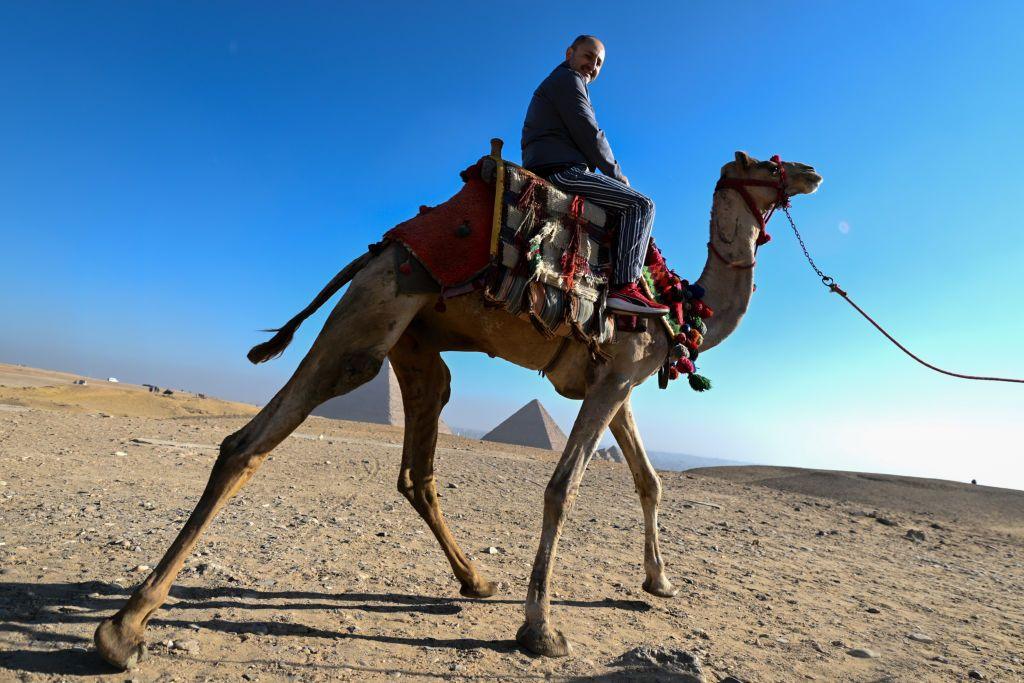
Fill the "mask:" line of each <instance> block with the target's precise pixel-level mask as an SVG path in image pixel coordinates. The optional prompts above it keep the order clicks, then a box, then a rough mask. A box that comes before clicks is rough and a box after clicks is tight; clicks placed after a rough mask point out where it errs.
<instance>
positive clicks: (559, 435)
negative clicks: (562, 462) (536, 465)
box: [483, 399, 567, 451]
mask: <svg viewBox="0 0 1024 683" xmlns="http://www.w3.org/2000/svg"><path fill="white" fill-rule="evenodd" d="M483 440H484V441H499V442H501V443H512V444H516V445H517V446H533V447H534V448H547V449H548V450H552V451H562V450H564V449H565V443H566V441H567V439H566V437H565V432H563V431H562V430H561V429H559V427H558V425H557V424H555V421H554V420H553V419H552V418H551V415H550V414H548V411H546V410H544V406H542V405H541V404H540V401H538V400H537V399H533V400H532V401H530V402H529V403H527V404H526V405H525V406H523V407H522V408H520V409H519V410H517V411H516V412H515V413H513V414H512V416H511V417H509V418H508V419H507V420H505V421H504V422H502V423H501V424H500V425H498V426H497V427H495V428H494V429H492V430H491V431H489V432H487V433H486V434H484V436H483Z"/></svg>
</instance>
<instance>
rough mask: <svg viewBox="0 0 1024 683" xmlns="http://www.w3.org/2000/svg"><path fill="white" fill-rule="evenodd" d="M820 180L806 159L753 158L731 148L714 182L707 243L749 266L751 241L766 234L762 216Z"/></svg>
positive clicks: (736, 264)
mask: <svg viewBox="0 0 1024 683" xmlns="http://www.w3.org/2000/svg"><path fill="white" fill-rule="evenodd" d="M820 184H821V176H820V175H818V174H817V173H816V172H815V171H814V169H813V168H812V167H810V166H808V165H806V164H799V163H796V162H795V161H782V160H781V159H779V158H778V157H773V158H772V159H771V160H769V161H758V160H757V159H754V158H753V157H751V156H750V155H748V154H747V153H746V152H736V158H735V160H733V161H730V162H729V163H727V164H726V165H725V166H723V167H722V177H721V178H720V179H719V181H718V185H717V186H715V192H716V195H715V196H716V200H715V201H716V204H715V206H716V208H715V212H714V213H713V215H712V225H711V243H710V244H709V246H710V247H711V249H712V251H713V252H714V253H715V254H716V255H717V256H718V257H719V258H720V259H721V260H722V261H724V262H725V263H727V264H728V265H730V266H731V267H733V268H749V267H751V266H753V264H754V254H755V253H756V251H757V246H758V245H760V244H764V243H765V242H767V241H768V240H769V239H770V237H769V236H768V234H767V232H766V231H765V220H766V219H767V218H768V217H769V216H770V214H771V212H772V211H773V210H774V209H775V207H776V206H782V205H787V204H788V199H789V197H792V196H793V195H797V194H811V193H812V192H814V191H815V190H817V189H818V186H819V185H820ZM719 197H721V198H722V199H721V202H722V203H719ZM719 213H721V214H722V215H718V214H719ZM725 214H729V216H728V217H727V216H726V215H725Z"/></svg>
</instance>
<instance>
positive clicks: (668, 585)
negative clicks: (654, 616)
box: [643, 578, 679, 598]
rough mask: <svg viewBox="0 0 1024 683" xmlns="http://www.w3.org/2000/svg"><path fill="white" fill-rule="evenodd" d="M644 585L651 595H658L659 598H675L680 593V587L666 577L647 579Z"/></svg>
mask: <svg viewBox="0 0 1024 683" xmlns="http://www.w3.org/2000/svg"><path fill="white" fill-rule="evenodd" d="M643 587H644V590H645V591H647V592H648V593H650V594H651V595H657V596H658V597H659V598H674V597H675V596H676V595H677V594H678V593H679V589H678V588H676V587H675V586H673V585H672V582H671V581H669V580H668V579H666V578H662V579H660V580H658V581H651V580H650V579H647V580H646V581H644V586H643Z"/></svg>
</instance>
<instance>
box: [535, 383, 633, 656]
mask: <svg viewBox="0 0 1024 683" xmlns="http://www.w3.org/2000/svg"><path fill="white" fill-rule="evenodd" d="M630 387H631V385H630V382H629V381H628V379H626V378H625V377H623V376H622V375H619V374H618V373H608V374H607V375H605V377H604V378H602V379H601V380H600V381H599V382H598V383H596V384H595V385H594V386H592V387H591V388H590V389H589V390H588V391H587V397H586V398H585V399H584V400H583V406H582V407H581V408H580V412H579V415H577V416H576V423H575V424H574V425H573V427H572V433H571V434H570V435H569V442H568V444H567V445H566V447H565V451H564V452H563V453H562V459H561V460H559V461H558V465H557V466H556V467H555V473H554V474H553V475H551V481H549V482H548V486H547V489H546V490H545V491H544V527H543V529H542V531H541V537H540V547H539V548H538V549H537V558H536V559H535V560H534V562H533V572H532V574H531V575H530V587H529V590H528V591H527V593H526V622H525V623H524V624H523V625H522V627H520V629H519V632H518V633H517V634H516V640H517V641H518V642H519V644H520V645H522V646H523V647H525V648H526V649H527V650H530V651H531V652H535V653H537V654H541V655H547V656H549V657H564V656H565V655H567V654H569V642H568V641H567V640H566V639H565V636H564V635H562V633H561V632H560V631H558V630H557V629H556V628H554V627H553V626H552V625H551V614H550V613H551V596H550V588H551V571H552V569H553V567H554V562H555V552H556V550H557V548H558V538H559V536H561V534H562V526H563V525H564V524H565V520H566V519H567V518H568V516H569V512H570V510H571V509H572V505H573V502H574V501H575V499H576V493H577V492H578V491H579V486H580V480H582V479H583V471H584V470H585V469H586V467H587V461H588V460H589V459H590V456H591V454H592V453H593V452H594V449H595V448H597V444H598V441H600V440H601V435H602V434H604V430H605V429H607V428H608V422H609V421H610V420H611V418H612V415H614V414H615V412H616V411H617V410H618V409H619V406H620V405H622V402H623V401H624V400H625V399H626V397H627V396H628V395H629V390H630Z"/></svg>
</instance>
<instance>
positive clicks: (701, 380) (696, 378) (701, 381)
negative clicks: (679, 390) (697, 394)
mask: <svg viewBox="0 0 1024 683" xmlns="http://www.w3.org/2000/svg"><path fill="white" fill-rule="evenodd" d="M687 380H688V381H689V382H690V388H691V389H693V390H694V391H707V390H708V389H710V388H711V380H709V379H708V378H707V377H705V376H704V375H698V374H697V373H692V374H690V375H688V376H687Z"/></svg>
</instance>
